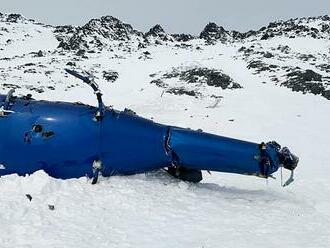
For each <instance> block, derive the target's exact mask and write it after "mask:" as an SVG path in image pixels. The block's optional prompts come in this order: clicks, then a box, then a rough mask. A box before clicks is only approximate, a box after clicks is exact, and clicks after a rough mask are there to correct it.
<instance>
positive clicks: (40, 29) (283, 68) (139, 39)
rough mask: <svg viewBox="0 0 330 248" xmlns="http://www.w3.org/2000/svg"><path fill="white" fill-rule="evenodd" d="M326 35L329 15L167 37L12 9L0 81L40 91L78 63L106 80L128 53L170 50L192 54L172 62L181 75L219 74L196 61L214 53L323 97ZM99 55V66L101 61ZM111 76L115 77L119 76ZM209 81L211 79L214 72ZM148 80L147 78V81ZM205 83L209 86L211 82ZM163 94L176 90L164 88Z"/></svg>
mask: <svg viewBox="0 0 330 248" xmlns="http://www.w3.org/2000/svg"><path fill="white" fill-rule="evenodd" d="M329 40H330V17H329V16H320V17H309V18H296V19H290V20H287V21H276V22H271V23H270V24H269V25H268V26H265V27H262V28H260V29H259V30H257V31H249V32H246V33H241V32H237V31H228V30H225V28H224V27H222V26H219V25H217V24H216V23H212V22H210V23H208V24H207V25H206V26H205V28H204V29H203V30H202V31H201V33H200V35H199V36H198V37H197V36H193V35H189V34H168V33H166V31H165V30H164V29H163V28H162V27H161V26H160V25H155V26H154V27H152V28H151V29H150V30H149V31H148V32H146V33H143V32H140V31H138V30H136V29H134V28H133V27H132V26H131V25H130V24H126V23H124V22H122V21H121V20H119V19H117V18H115V17H112V16H103V17H101V18H98V19H92V20H90V21H89V22H88V23H86V24H85V25H82V26H78V27H76V26H70V25H66V26H57V27H53V26H50V25H45V24H42V23H37V22H35V21H34V20H31V19H27V18H25V17H23V16H21V15H19V14H0V45H1V47H0V66H1V67H0V70H1V77H2V80H3V81H8V80H9V81H11V80H13V78H16V77H18V78H19V85H18V86H16V87H23V88H28V89H37V90H36V91H37V92H39V93H40V92H43V91H45V90H46V89H47V87H48V88H49V87H50V88H53V87H55V88H56V85H57V84H59V82H61V81H63V78H62V79H61V80H60V79H59V78H57V77H56V76H55V75H58V74H61V73H62V68H63V67H65V66H72V67H81V66H82V65H84V67H86V69H88V70H92V71H94V72H95V73H96V74H99V75H100V77H102V78H105V79H106V80H107V79H109V78H113V77H109V73H110V75H112V74H113V70H112V68H109V67H112V66H109V64H111V65H112V64H113V63H117V62H116V61H120V60H123V59H124V60H125V59H128V58H130V57H131V58H133V57H134V58H136V59H138V60H142V61H145V60H155V61H157V60H158V59H159V55H160V52H161V53H165V51H168V53H172V52H173V53H174V54H175V55H177V54H179V53H181V54H187V55H188V54H190V55H189V56H191V55H192V54H193V55H194V56H193V57H195V60H194V61H193V63H191V61H189V60H187V61H183V63H182V64H180V65H178V68H185V70H184V71H185V73H189V72H191V73H194V72H196V70H199V71H203V70H205V69H206V70H209V71H212V70H220V71H221V73H223V74H224V75H226V72H225V71H223V69H224V68H221V66H219V67H218V66H214V68H208V67H209V66H205V65H203V63H202V64H200V65H199V63H201V61H202V60H203V59H205V56H209V57H208V60H213V61H216V60H218V58H221V56H227V57H228V60H232V61H237V62H240V61H242V62H243V63H245V64H246V69H248V70H250V71H251V73H252V74H257V75H260V78H263V79H261V81H262V82H267V81H269V82H270V83H272V84H274V85H278V86H283V87H287V88H290V89H291V90H293V91H298V92H302V93H304V94H306V93H312V94H315V95H320V96H322V97H324V98H326V99H330V86H329V84H330V75H329V71H330V67H329V60H330V58H329V49H330V48H329ZM210 49H211V50H214V51H216V50H219V51H220V52H219V53H218V54H216V53H212V54H209V55H208V54H207V51H208V50H210ZM151 51H153V52H151ZM169 51H171V52H169ZM199 55H200V56H199ZM198 56H199V57H200V58H198ZM105 58H107V62H106V63H104V62H103V61H105ZM173 59H174V57H173ZM31 60H32V61H33V62H31ZM1 61H2V62H1ZM25 61H29V62H31V63H25ZM168 62H169V65H170V64H175V61H171V59H170V58H169V61H168ZM118 63H119V62H118ZM101 68H102V69H101ZM173 68H175V67H174V66H173ZM168 70H169V68H166V67H165V68H162V71H163V72H162V73H160V72H152V73H149V74H153V73H160V74H166V73H167V72H168ZM115 73H117V74H118V75H117V74H116V75H117V76H118V77H119V78H120V74H121V73H119V72H115ZM227 73H228V74H230V72H227ZM31 74H40V75H39V78H40V81H38V82H39V83H38V84H37V85H35V82H33V83H31V82H30V78H29V77H30V76H31ZM14 75H15V76H14ZM17 75H20V76H17ZM27 75H30V76H29V77H27ZM101 75H107V76H104V77H103V76H101ZM227 76H228V77H233V75H227ZM191 77H194V75H191ZM115 78H117V77H115ZM174 78H175V77H173V78H172V80H174ZM176 80H178V81H177V83H176V84H175V85H176V86H173V87H176V88H178V87H179V88H180V89H181V88H183V89H185V90H183V91H181V92H185V91H186V92H191V91H193V90H194V89H192V88H191V86H192V85H191V84H190V85H189V84H187V83H185V82H184V81H182V80H181V81H180V77H179V75H178V77H176ZM208 80H216V77H214V78H213V77H211V79H208ZM110 81H115V80H114V79H111V80H110ZM149 81H152V78H151V79H150V80H149ZM236 83H237V84H240V82H236ZM177 84H180V85H177ZM11 85H12V84H11V83H9V84H8V83H5V84H3V85H2V89H3V90H8V88H10V87H13V86H11ZM31 85H33V86H31ZM156 85H157V84H156ZM168 85H171V84H168ZM169 87H170V86H169ZM205 87H213V86H212V83H211V84H206V86H205ZM205 87H203V89H204V88H205ZM188 88H189V89H188ZM213 88H214V87H213ZM195 90H196V92H194V94H190V95H194V96H199V97H201V96H203V95H212V94H203V93H202V92H200V90H201V89H199V90H197V89H195ZM166 92H177V91H173V90H171V89H167V91H166Z"/></svg>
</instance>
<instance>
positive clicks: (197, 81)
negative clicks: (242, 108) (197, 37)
mask: <svg viewBox="0 0 330 248" xmlns="http://www.w3.org/2000/svg"><path fill="white" fill-rule="evenodd" d="M156 75H157V74H152V75H150V76H151V77H155V76H156ZM174 78H175V79H177V82H178V83H179V84H176V85H172V84H170V83H169V82H170V81H167V80H170V79H174ZM150 83H151V84H155V85H156V86H158V87H160V88H163V89H165V92H167V93H170V94H175V95H188V96H193V97H196V98H198V97H201V96H202V95H203V94H202V92H201V91H202V88H203V87H202V86H203V85H207V86H212V87H216V88H221V89H223V90H226V89H239V88H242V86H241V85H240V84H238V83H236V82H234V81H233V79H232V78H231V77H229V76H228V75H226V74H224V73H223V72H222V71H220V70H215V69H209V68H200V67H194V68H173V70H172V71H170V72H166V73H163V74H162V75H160V76H159V77H158V78H157V79H154V80H152V81H151V82H150Z"/></svg>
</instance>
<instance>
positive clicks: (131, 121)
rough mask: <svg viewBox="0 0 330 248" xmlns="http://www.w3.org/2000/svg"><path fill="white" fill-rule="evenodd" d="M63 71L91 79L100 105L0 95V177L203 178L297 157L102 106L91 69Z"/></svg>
mask: <svg viewBox="0 0 330 248" xmlns="http://www.w3.org/2000/svg"><path fill="white" fill-rule="evenodd" d="M66 72H67V73H69V74H71V75H73V76H75V77H77V78H79V79H81V80H82V81H83V82H85V83H87V84H88V85H90V86H91V87H92V88H93V90H94V93H95V94H96V96H97V100H98V106H97V107H92V106H88V105H83V104H78V103H76V104H75V103H66V102H49V101H36V100H34V99H32V98H31V95H28V96H25V97H15V96H14V95H13V93H14V90H10V91H9V93H8V94H7V95H0V176H4V175H8V174H14V173H16V174H18V175H21V176H23V175H26V174H32V173H33V172H35V171H37V170H44V171H45V172H46V173H47V174H49V175H50V176H52V177H54V178H60V179H69V178H79V177H83V176H86V175H87V176H88V177H89V178H91V179H92V183H93V184H95V183H96V182H97V180H98V176H99V175H103V176H112V175H129V174H135V173H143V172H147V171H150V170H155V169H161V168H165V169H166V170H167V171H168V173H169V174H171V175H172V176H174V177H176V178H179V179H182V180H186V181H191V182H199V181H201V180H202V170H206V171H217V172H227V173H238V174H244V175H255V176H258V177H263V178H268V177H272V174H273V173H274V172H275V171H277V170H278V169H279V168H280V167H284V168H286V169H288V170H290V171H291V176H290V178H289V180H288V181H287V182H286V183H285V184H284V186H286V185H288V184H290V183H291V182H292V181H293V171H294V169H295V168H296V167H297V164H298V161H299V159H298V157H296V156H295V155H294V154H292V153H291V152H290V150H289V149H288V148H286V147H283V148H281V146H280V145H279V144H277V143H276V142H274V141H272V142H268V143H263V142H262V143H260V144H257V143H253V142H247V141H242V140H237V139H232V138H228V137H223V136H218V135H213V134H209V133H205V132H202V131H194V130H191V129H184V128H180V127H175V126H167V125H162V124H158V123H154V122H152V121H150V120H147V119H144V118H142V117H139V116H137V115H136V114H135V113H134V112H132V111H129V110H125V111H116V110H114V109H112V108H108V107H106V106H104V104H103V101H102V94H101V92H100V91H99V89H98V86H97V84H96V83H95V82H94V80H92V79H91V77H90V76H83V75H81V74H79V73H77V72H76V71H73V70H68V69H67V70H66Z"/></svg>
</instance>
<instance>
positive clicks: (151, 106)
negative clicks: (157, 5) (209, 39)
mask: <svg viewBox="0 0 330 248" xmlns="http://www.w3.org/2000/svg"><path fill="white" fill-rule="evenodd" d="M0 24H1V25H2V26H3V27H5V28H7V30H8V32H6V31H3V29H2V31H1V30H0V34H1V35H0V45H1V48H2V50H0V57H1V58H0V79H1V87H0V93H6V92H7V91H8V89H9V88H11V87H14V88H17V89H16V94H18V95H19V94H27V93H31V90H32V94H33V97H34V98H36V99H47V100H65V101H70V102H75V101H81V102H84V103H87V104H92V105H95V104H96V100H95V96H94V95H93V93H92V91H91V90H90V89H89V88H88V86H85V85H82V84H81V83H80V82H79V81H78V80H76V79H74V78H71V77H68V76H67V75H65V73H64V71H63V68H64V67H67V63H68V62H74V63H75V64H76V65H75V66H73V67H78V68H82V69H86V70H88V71H92V72H93V73H94V74H95V76H96V77H97V78H96V81H97V82H98V83H99V85H100V88H101V89H102V91H103V93H104V101H105V103H106V104H107V105H112V106H113V107H114V108H116V109H119V110H122V109H124V108H125V107H128V108H130V109H133V110H134V111H135V112H137V114H139V115H141V116H143V117H146V118H152V119H153V120H154V121H156V122H161V123H167V124H173V125H177V126H182V127H191V128H193V129H198V128H201V129H203V130H204V131H206V132H211V133H215V134H219V135H224V136H230V137H235V138H238V139H244V140H249V141H254V142H261V141H271V140H276V141H277V142H278V143H280V144H282V145H286V146H289V147H290V148H291V150H292V151H293V152H294V153H296V154H297V155H298V156H299V158H300V163H299V165H298V168H297V170H296V177H295V182H294V183H293V184H292V185H290V186H289V187H286V188H283V187H281V185H280V183H281V182H280V177H281V176H280V172H278V173H277V174H276V175H275V176H276V177H277V180H273V179H269V180H264V179H260V178H256V177H248V176H242V175H231V174H224V173H212V175H209V174H208V173H204V174H203V176H204V179H203V181H202V182H201V183H199V184H192V183H187V182H182V181H179V180H176V179H174V178H171V177H170V176H168V175H167V174H166V173H165V172H163V171H155V172H150V173H147V174H140V175H134V176H114V177H111V178H102V179H101V180H100V182H99V183H98V184H97V185H94V186H92V185H91V184H90V182H89V181H88V180H87V179H86V178H80V179H74V180H66V181H64V180H55V179H53V178H50V177H49V176H48V175H47V174H45V173H44V172H41V171H40V172H37V173H35V174H33V175H31V176H26V177H18V176H16V175H10V176H4V177H2V178H0V195H1V200H0V247H1V248H2V247H4V248H7V247H15V248H16V247H80V248H83V247H88V248H90V247H204V248H207V247H212V248H213V247H232V248H236V247H249V248H250V247H253V248H258V247H263V248H264V247H276V248H278V247H297V248H298V247H299V248H300V247H306V248H307V247H308V248H311V247H315V248H319V247H330V210H329V209H330V181H329V179H330V176H329V175H330V166H329V159H330V156H329V152H328V150H329V147H330V128H329V122H330V115H329V111H330V101H329V100H327V99H326V98H324V97H322V96H320V95H313V94H302V93H300V92H292V91H291V90H290V89H288V88H286V87H279V84H277V85H276V84H275V83H274V81H273V80H272V77H271V76H272V75H273V74H276V75H278V78H280V79H281V77H283V76H284V74H285V70H284V69H281V70H279V71H275V72H268V71H265V72H264V71H263V72H261V73H255V71H254V70H253V69H248V64H249V63H250V61H251V60H253V59H256V58H258V59H262V61H263V62H265V63H269V64H277V65H280V66H282V67H283V66H291V67H296V66H299V67H300V68H302V69H312V70H314V71H316V72H318V73H321V72H322V73H323V77H325V78H326V77H329V73H328V72H325V71H322V70H319V69H318V68H319V67H317V65H318V64H323V63H328V62H329V51H330V50H329V49H330V41H329V39H311V38H310V37H306V38H301V37H299V38H295V39H288V38H287V37H283V38H279V37H275V38H273V39H271V40H265V41H260V40H257V41H255V40H253V39H248V40H243V41H236V42H230V43H221V42H217V43H216V44H214V45H205V44H204V41H203V40H201V39H194V40H192V41H188V42H186V44H188V45H189V46H188V47H186V46H184V47H182V46H175V44H180V43H178V42H177V43H175V42H174V43H169V42H165V43H163V45H153V44H150V45H148V46H147V47H146V48H141V49H137V48H133V50H132V51H127V50H125V49H124V48H120V47H121V46H119V48H115V49H113V50H112V51H111V50H110V49H104V50H102V51H101V52H96V53H87V58H81V56H77V55H76V54H75V52H72V51H68V52H63V51H62V50H59V49H56V47H57V41H56V38H55V36H54V34H53V30H54V28H53V27H49V26H42V25H39V24H38V25H37V24H34V23H31V22H22V23H15V24H11V23H7V22H0ZM309 25H311V24H309ZM10 28H13V30H16V31H17V33H15V32H16V31H15V32H14V31H9V30H11V29H10ZM31 30H33V31H31ZM24 32H26V33H30V36H29V37H28V38H22V37H21V36H22V35H23V36H24ZM40 32H41V34H42V35H40ZM9 39H10V40H12V41H9V42H7V40H9ZM25 39H27V41H25ZM16 40H17V42H15V41H16ZM286 45H288V46H289V47H290V49H291V50H290V53H289V55H288V54H286V55H285V56H286V57H285V56H284V54H282V53H280V52H278V50H276V49H277V48H278V46H286ZM242 46H244V47H247V48H248V47H251V46H253V47H254V49H255V50H257V51H266V50H267V51H272V52H273V53H274V57H272V58H261V57H262V56H261V55H260V54H261V53H258V52H255V53H253V54H250V55H248V56H243V55H242V52H239V51H238V50H239V49H240V48H241V47H242ZM198 47H199V48H198ZM38 50H41V51H42V56H39V55H40V54H39V55H37V53H38ZM146 51H148V53H145V52H146ZM302 53H304V54H312V55H315V57H316V59H315V60H316V62H315V61H314V62H313V63H314V64H313V63H311V62H310V61H309V62H308V61H307V62H306V61H304V60H301V59H298V57H299V54H302ZM324 54H325V56H324ZM260 56H261V57H260ZM4 58H8V59H4ZM68 66H70V65H68ZM173 68H209V69H216V70H221V71H222V72H223V73H225V74H226V75H229V76H230V77H231V78H232V80H233V81H234V82H236V83H238V84H240V85H241V86H242V88H239V89H232V90H230V89H226V90H222V89H221V88H219V87H212V86H208V85H205V84H203V83H197V84H187V83H185V82H182V81H180V80H179V79H178V78H168V79H162V80H163V81H164V82H165V83H166V84H167V86H165V88H162V87H158V86H157V85H155V84H151V83H150V82H151V81H152V80H153V79H155V78H157V77H158V78H161V77H162V76H161V75H163V74H164V73H168V72H171V71H172V70H173ZM30 69H32V70H30ZM109 70H113V71H115V72H117V73H118V75H119V77H118V79H117V80H115V81H114V82H109V81H106V80H105V79H104V78H103V77H102V72H103V71H109ZM152 74H156V76H150V75H152ZM326 82H327V79H326V80H325V83H324V85H325V86H326V87H327V85H326ZM169 87H182V88H184V89H186V90H191V91H194V92H197V93H198V94H197V96H196V97H194V96H189V95H185V94H183V95H176V94H170V93H169V92H168V91H167V90H168V89H169ZM35 89H39V92H40V93H36V92H35ZM40 89H41V90H40ZM0 138H1V137H0ZM283 173H284V177H285V178H286V177H288V174H287V172H285V171H283ZM26 194H29V195H30V196H32V200H31V201H30V200H29V199H28V198H27V197H26ZM49 205H51V206H54V210H51V209H50V206H49Z"/></svg>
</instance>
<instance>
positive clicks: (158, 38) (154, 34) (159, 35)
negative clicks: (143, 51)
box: [144, 24, 175, 44]
mask: <svg viewBox="0 0 330 248" xmlns="http://www.w3.org/2000/svg"><path fill="white" fill-rule="evenodd" d="M144 38H145V39H146V40H147V41H148V42H154V43H156V44H161V43H162V42H167V41H170V42H173V41H174V40H175V39H174V38H173V36H172V35H169V34H167V33H166V32H165V31H164V29H163V28H162V27H161V26H160V25H159V24H157V25H155V26H154V27H152V28H151V29H150V30H149V31H148V32H147V33H145V34H144Z"/></svg>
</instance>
